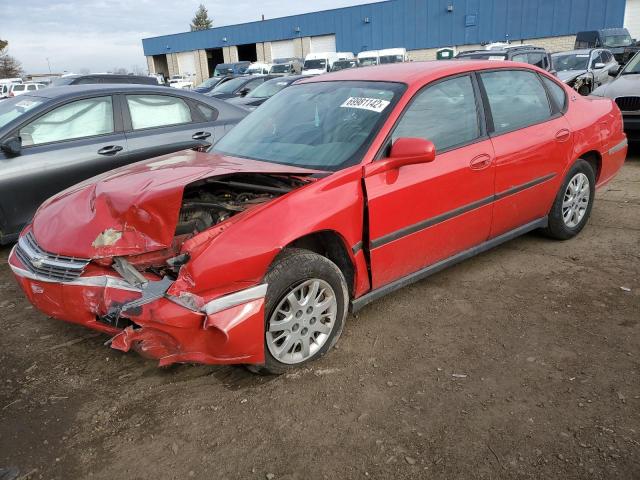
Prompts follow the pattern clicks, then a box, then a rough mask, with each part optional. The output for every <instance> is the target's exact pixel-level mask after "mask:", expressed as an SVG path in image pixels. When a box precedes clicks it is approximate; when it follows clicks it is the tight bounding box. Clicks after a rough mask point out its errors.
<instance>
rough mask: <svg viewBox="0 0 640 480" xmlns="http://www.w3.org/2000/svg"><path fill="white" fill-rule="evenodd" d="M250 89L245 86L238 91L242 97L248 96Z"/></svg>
mask: <svg viewBox="0 0 640 480" xmlns="http://www.w3.org/2000/svg"><path fill="white" fill-rule="evenodd" d="M250 91H251V89H250V88H247V87H245V88H243V89H242V90H240V91H239V92H238V95H240V96H241V97H246V96H247V93H249V92H250Z"/></svg>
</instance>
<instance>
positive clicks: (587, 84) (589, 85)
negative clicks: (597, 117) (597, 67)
mask: <svg viewBox="0 0 640 480" xmlns="http://www.w3.org/2000/svg"><path fill="white" fill-rule="evenodd" d="M567 85H569V86H570V87H571V88H573V89H574V90H575V91H576V92H578V93H579V94H580V95H582V96H585V97H586V96H587V95H589V94H590V93H591V92H592V91H593V90H595V89H596V87H597V86H598V85H596V84H595V78H594V76H593V74H592V73H590V72H587V73H584V74H582V75H579V76H577V77H575V78H574V79H572V80H570V81H568V82H567Z"/></svg>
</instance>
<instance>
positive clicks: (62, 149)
mask: <svg viewBox="0 0 640 480" xmlns="http://www.w3.org/2000/svg"><path fill="white" fill-rule="evenodd" d="M15 134H17V135H19V136H20V137H21V138H22V150H21V153H20V154H19V155H17V156H9V157H7V158H5V159H3V160H2V162H3V172H5V174H4V175H3V178H2V179H1V180H0V189H2V193H3V194H2V196H1V198H2V200H1V201H2V202H3V205H2V206H1V209H2V211H3V212H5V216H6V217H7V219H5V222H6V223H7V225H6V226H5V227H3V228H5V229H6V230H5V232H4V233H15V232H17V231H18V230H19V229H20V228H21V227H22V226H23V225H24V224H25V223H27V222H28V221H29V220H30V219H31V217H32V215H33V213H34V212H35V210H36V209H37V207H38V206H39V205H40V204H41V203H42V202H43V201H44V200H46V199H47V198H49V197H50V196H52V195H54V194H56V193H58V192H60V191H62V190H64V189H66V188H68V187H70V186H72V185H74V184H76V183H78V182H81V181H83V180H85V179H87V178H90V177H92V176H94V175H97V174H99V173H102V172H105V171H107V170H111V169H113V168H116V167H119V166H121V165H123V164H124V163H126V153H127V143H126V139H125V136H124V133H123V132H122V121H121V118H120V112H119V110H118V109H117V107H115V105H114V101H113V97H112V96H110V95H104V96H97V97H91V98H84V99H81V100H72V101H68V102H66V103H64V104H63V105H57V106H55V107H54V108H52V109H51V110H49V111H47V112H44V113H43V114H42V115H40V116H38V117H37V118H35V119H30V120H28V121H27V122H26V123H25V124H23V125H21V126H20V127H18V129H17V131H16V132H14V133H12V134H10V135H9V136H14V135H15ZM6 172H9V173H6Z"/></svg>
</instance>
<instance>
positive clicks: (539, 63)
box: [527, 53, 547, 69]
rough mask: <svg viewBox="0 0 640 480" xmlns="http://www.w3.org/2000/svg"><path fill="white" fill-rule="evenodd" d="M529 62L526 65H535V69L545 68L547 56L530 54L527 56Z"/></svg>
mask: <svg viewBox="0 0 640 480" xmlns="http://www.w3.org/2000/svg"><path fill="white" fill-rule="evenodd" d="M528 56H529V61H528V62H527V63H530V64H531V65H535V66H536V67H540V68H544V69H546V68H547V65H546V61H545V60H546V59H547V55H546V54H544V53H530V54H529V55H528Z"/></svg>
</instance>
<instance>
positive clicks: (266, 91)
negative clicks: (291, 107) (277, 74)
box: [247, 78, 290, 98]
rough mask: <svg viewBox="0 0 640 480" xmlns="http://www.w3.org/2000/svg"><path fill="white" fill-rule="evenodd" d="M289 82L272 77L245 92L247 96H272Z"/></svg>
mask: <svg viewBox="0 0 640 480" xmlns="http://www.w3.org/2000/svg"><path fill="white" fill-rule="evenodd" d="M289 84H290V82H287V81H286V80H282V79H280V78H274V79H272V80H267V81H266V82H264V83H263V84H262V85H260V86H259V87H256V88H255V90H252V91H251V92H249V93H248V94H247V98H269V97H273V96H274V95H275V94H276V93H278V92H279V91H280V90H282V89H283V88H285V87H287V86H288V85H289Z"/></svg>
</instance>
